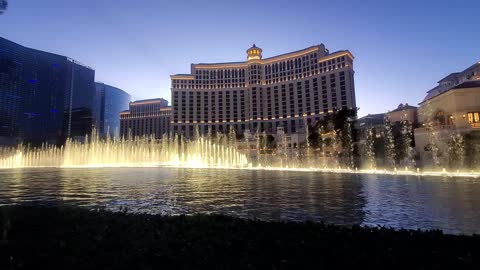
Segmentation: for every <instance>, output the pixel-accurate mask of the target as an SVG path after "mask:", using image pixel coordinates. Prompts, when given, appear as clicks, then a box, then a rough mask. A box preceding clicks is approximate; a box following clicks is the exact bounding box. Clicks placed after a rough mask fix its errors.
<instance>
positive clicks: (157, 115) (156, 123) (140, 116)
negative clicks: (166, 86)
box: [120, 98, 172, 139]
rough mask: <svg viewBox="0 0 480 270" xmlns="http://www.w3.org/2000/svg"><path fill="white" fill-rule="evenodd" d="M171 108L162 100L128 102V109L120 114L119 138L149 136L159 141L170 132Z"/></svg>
mask: <svg viewBox="0 0 480 270" xmlns="http://www.w3.org/2000/svg"><path fill="white" fill-rule="evenodd" d="M171 115H172V109H171V107H168V101H167V100H165V99H163V98H156V99H145V100H137V101H135V102H130V109H129V110H127V111H123V112H121V113H120V136H121V137H124V138H127V137H129V136H132V137H137V136H150V135H153V136H155V138H157V139H160V138H161V137H162V135H163V134H164V133H168V132H169V131H170V117H171Z"/></svg>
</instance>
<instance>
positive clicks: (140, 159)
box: [0, 132, 249, 168]
mask: <svg viewBox="0 0 480 270" xmlns="http://www.w3.org/2000/svg"><path fill="white" fill-rule="evenodd" d="M0 152H1V156H0V168H22V167H100V166H102V167H105V166H107V167H118V166H152V165H160V164H166V165H175V166H194V167H198V166H202V167H203V166H205V167H208V166H215V167H247V166H249V162H248V158H247V156H246V155H245V154H242V153H240V152H239V151H238V150H237V149H236V148H235V147H232V146H230V145H228V144H217V143H215V142H213V141H212V138H207V137H204V136H200V135H199V137H198V138H196V139H193V140H190V141H186V140H184V139H183V138H182V137H181V136H172V137H169V136H166V135H165V136H163V138H162V139H161V140H155V139H154V137H153V136H142V137H134V138H129V139H120V140H116V139H114V140H110V139H100V137H99V136H98V135H97V134H96V133H95V132H93V133H92V135H91V136H86V139H85V142H78V141H74V140H72V139H68V140H67V141H66V143H65V146H64V147H61V148H59V147H56V146H52V145H46V144H44V145H42V146H41V147H40V148H30V147H24V146H20V147H18V148H10V149H2V150H1V151H0Z"/></svg>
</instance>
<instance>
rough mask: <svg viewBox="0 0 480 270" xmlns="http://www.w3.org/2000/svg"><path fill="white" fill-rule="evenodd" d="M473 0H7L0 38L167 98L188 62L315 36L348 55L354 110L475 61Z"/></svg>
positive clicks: (364, 110) (282, 48) (277, 50)
mask: <svg viewBox="0 0 480 270" xmlns="http://www.w3.org/2000/svg"><path fill="white" fill-rule="evenodd" d="M479 10H480V1H479V0H468V1H466V0H465V1H464V0H456V1H443V0H440V1H439V0H436V1H433V0H432V1H421V0H416V1H410V0H408V1H369V0H367V1H365V0H364V1H332V0H330V1H322V0H316V1H304V0H296V1H292V0H289V1H283V0H281V1H258V0H257V1H238V0H237V1H210V0H208V1H198V0H197V1H181V0H177V1H161V0H151V1H149V0H137V1H132V0H128V1H127V0H115V1H114V0H83V1H70V0H43V1H39V0H9V8H8V10H7V11H6V12H5V13H4V14H3V15H0V36H2V37H4V38H7V39H9V40H12V41H14V42H16V43H19V44H21V45H24V46H26V47H31V48H35V49H39V50H44V51H48V52H53V53H57V54H61V55H65V56H68V57H71V58H74V59H76V60H78V61H80V62H82V63H84V64H86V65H88V66H91V67H93V68H94V69H95V71H96V81H101V82H104V83H107V84H111V85H114V86H117V87H119V88H121V89H123V90H125V91H127V92H129V93H130V94H131V95H132V96H133V98H134V99H144V98H155V97H164V98H166V99H168V100H170V75H171V74H176V73H189V72H190V64H191V63H202V62H231V61H244V60H246V53H245V50H246V49H248V48H249V47H250V46H251V45H252V44H253V43H255V44H256V45H257V46H259V47H261V48H262V49H263V57H270V56H275V55H278V54H282V53H287V52H291V51H295V50H299V49H303V48H306V47H309V46H312V45H316V44H320V43H324V44H325V45H326V47H327V48H328V49H329V50H330V51H331V52H333V51H337V50H344V49H348V50H350V51H351V52H352V53H353V55H354V56H355V60H354V70H355V76H356V77H355V84H356V96H357V106H358V107H360V112H359V115H360V116H362V115H366V114H368V113H380V112H385V111H387V110H391V109H394V108H396V106H397V105H398V104H399V103H401V102H403V103H405V102H408V103H409V104H414V105H416V104H417V103H419V102H420V101H421V100H422V99H423V98H424V96H425V94H426V91H428V90H429V89H431V88H433V87H434V86H435V85H436V82H437V81H438V80H440V79H441V78H443V77H444V76H446V75H448V74H449V73H452V72H456V71H461V70H464V69H466V68H467V67H469V66H471V65H472V64H474V63H475V62H477V61H480V36H479V35H478V26H479V25H480V23H479V19H478V13H479Z"/></svg>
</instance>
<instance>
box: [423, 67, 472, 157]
mask: <svg viewBox="0 0 480 270" xmlns="http://www.w3.org/2000/svg"><path fill="white" fill-rule="evenodd" d="M419 105H420V106H419V107H418V120H419V122H420V123H422V124H423V125H422V126H421V127H419V128H416V129H415V130H414V134H415V145H416V150H417V152H419V153H420V155H421V156H422V158H423V156H424V155H425V154H426V153H427V152H429V151H430V146H431V144H432V140H433V139H432V138H433V137H435V138H436V139H435V141H436V143H437V147H438V148H439V149H440V151H443V152H444V153H447V152H448V150H447V149H448V147H447V145H448V140H449V139H450V138H451V136H452V134H462V135H465V134H469V136H474V137H476V138H477V140H478V141H480V62H478V63H475V64H474V65H472V66H470V67H469V68H467V69H466V70H464V71H462V72H458V73H452V74H450V75H448V76H447V77H445V78H443V79H442V80H440V81H439V82H438V86H436V87H435V88H433V89H432V90H430V91H428V92H427V96H426V97H425V99H424V100H423V101H422V102H421V103H420V104H419ZM432 134H435V136H432Z"/></svg>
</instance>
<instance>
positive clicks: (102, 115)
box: [95, 82, 131, 137]
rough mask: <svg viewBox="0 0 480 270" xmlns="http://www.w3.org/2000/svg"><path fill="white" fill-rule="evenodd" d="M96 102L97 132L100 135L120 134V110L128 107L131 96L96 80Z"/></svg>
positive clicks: (112, 135)
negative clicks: (97, 115)
mask: <svg viewBox="0 0 480 270" xmlns="http://www.w3.org/2000/svg"><path fill="white" fill-rule="evenodd" d="M95 85H96V87H97V102H98V105H97V106H98V107H99V118H98V119H99V121H98V123H97V127H98V132H99V134H100V135H101V136H107V135H109V136H111V137H119V136H120V117H119V115H120V112H122V111H125V110H127V109H128V105H129V103H130V100H131V97H130V95H129V94H127V93H126V92H125V91H123V90H121V89H119V88H116V87H114V86H111V85H108V84H104V83H100V82H97V83H95Z"/></svg>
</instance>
